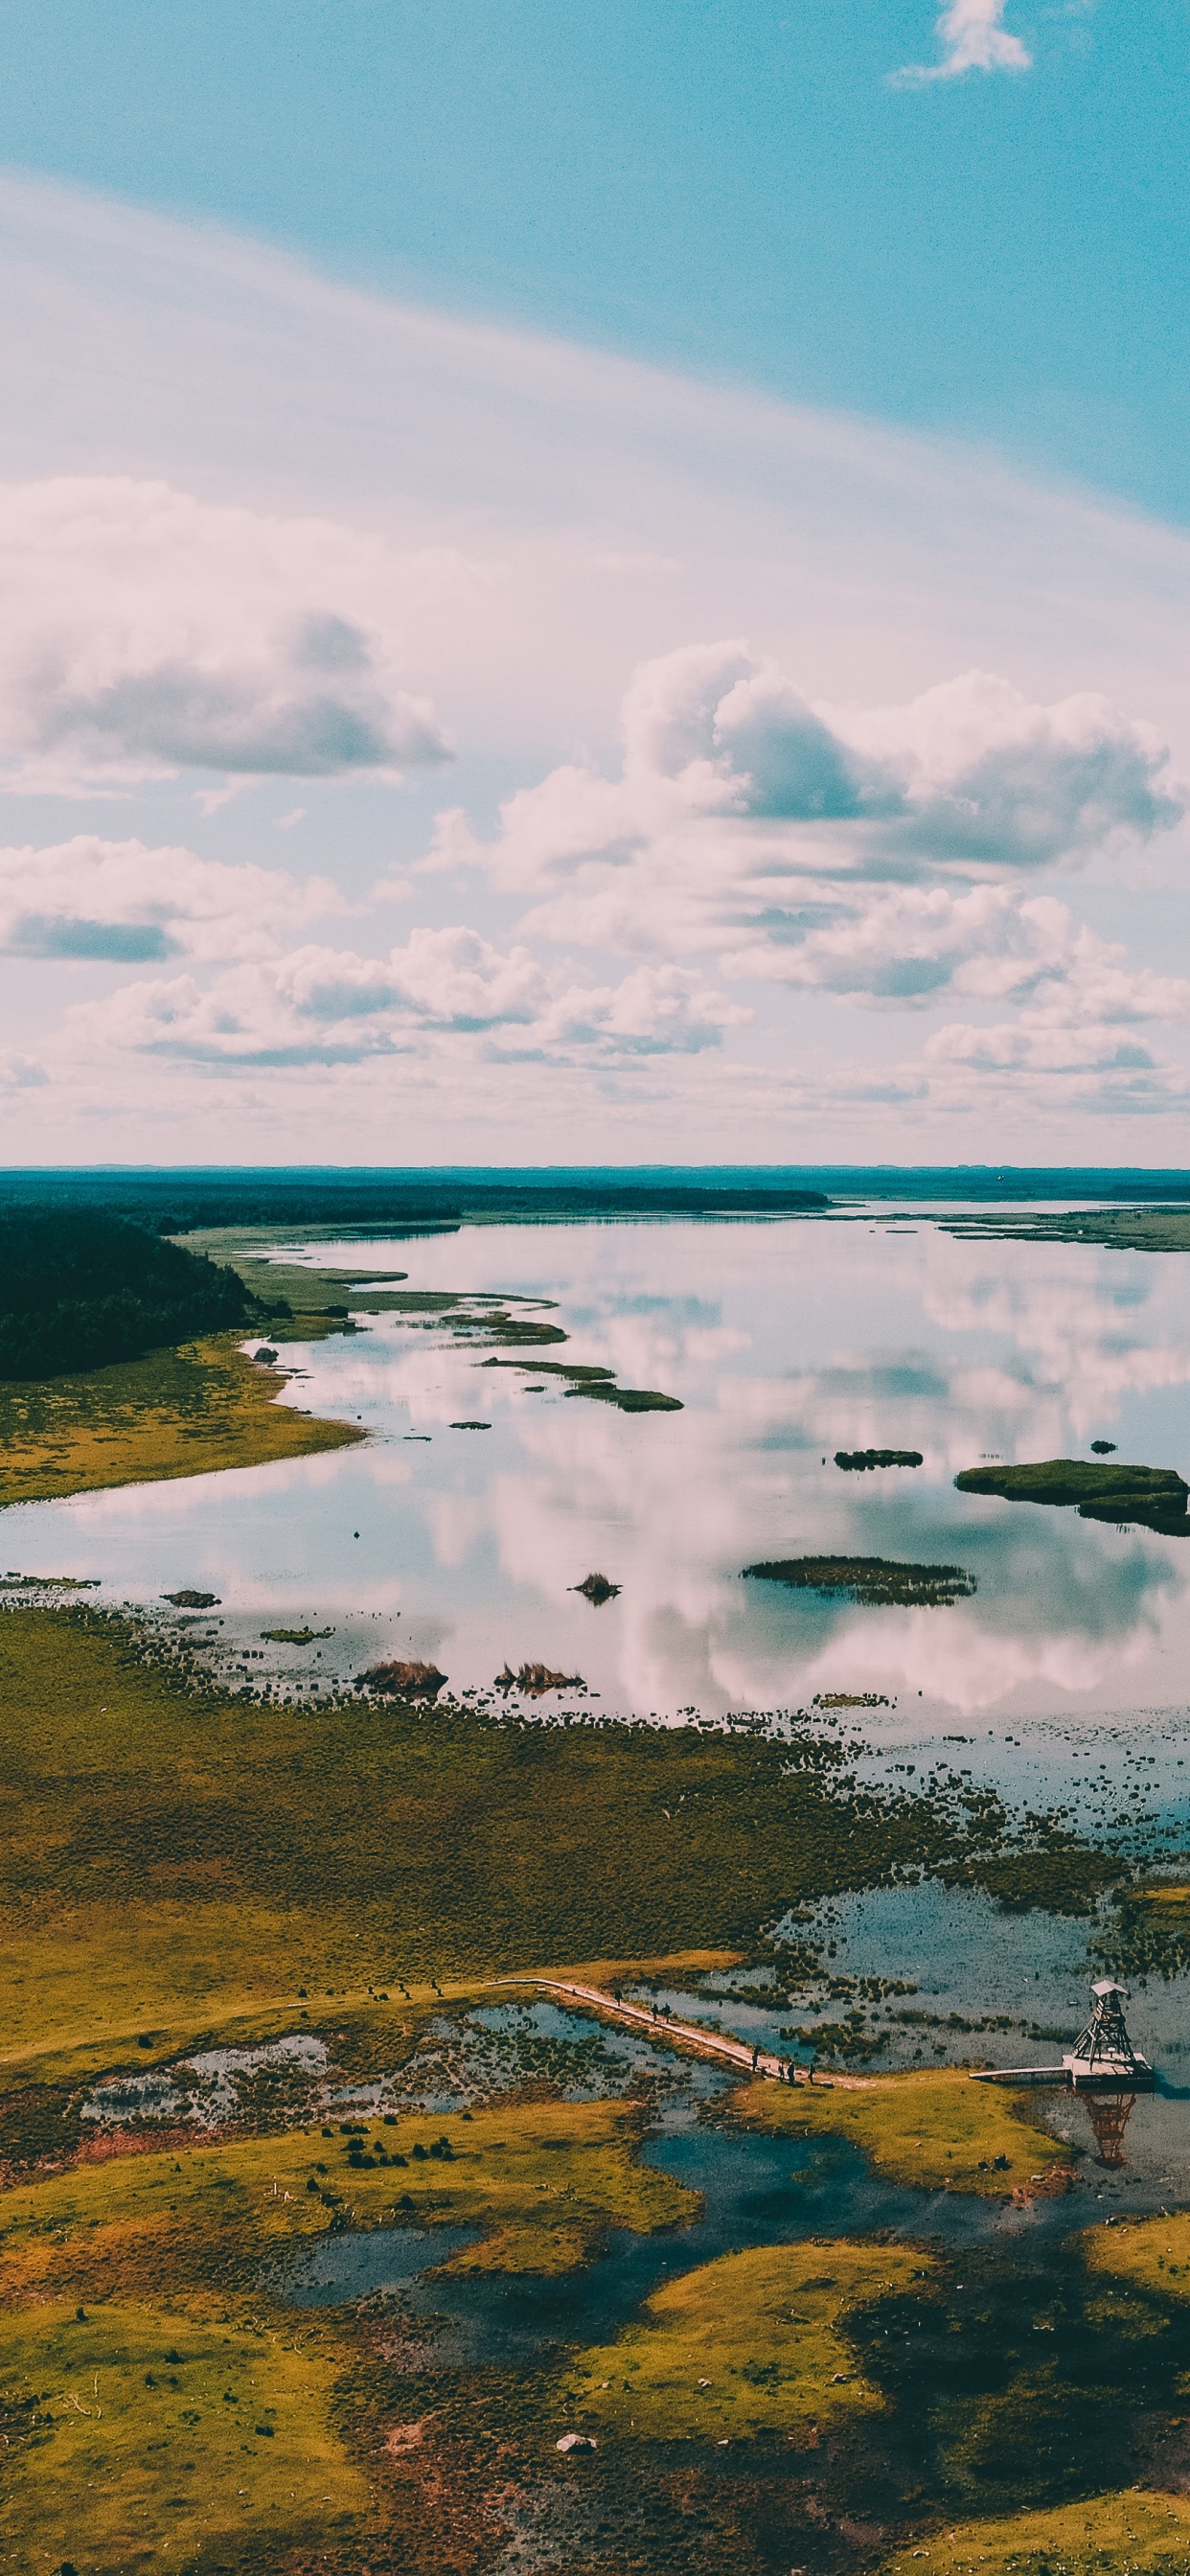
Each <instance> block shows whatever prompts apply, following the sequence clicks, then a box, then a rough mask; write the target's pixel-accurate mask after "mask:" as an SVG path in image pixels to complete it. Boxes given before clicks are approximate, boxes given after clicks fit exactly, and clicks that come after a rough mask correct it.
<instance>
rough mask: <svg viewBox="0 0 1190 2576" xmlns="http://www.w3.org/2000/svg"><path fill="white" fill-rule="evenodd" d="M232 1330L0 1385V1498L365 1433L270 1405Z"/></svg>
mask: <svg viewBox="0 0 1190 2576" xmlns="http://www.w3.org/2000/svg"><path fill="white" fill-rule="evenodd" d="M242 1339H243V1335H242V1334H241V1333H215V1334H212V1335H210V1336H209V1337H208V1338H206V1339H204V1340H202V1341H197V1342H187V1343H183V1344H182V1345H181V1347H180V1348H179V1349H177V1350H165V1351H150V1352H149V1354H148V1355H147V1357H146V1358H145V1359H141V1360H125V1361H121V1362H119V1363H117V1364H116V1365H114V1366H112V1367H110V1368H101V1369H87V1370H85V1371H83V1372H82V1374H81V1375H79V1376H75V1377H56V1378H47V1379H39V1380H38V1381H37V1382H36V1384H33V1385H28V1386H26V1385H19V1384H13V1385H5V1386H3V1387H0V1505H3V1504H5V1503H37V1502H47V1501H52V1500H55V1499H57V1498H58V1497H60V1496H62V1495H65V1494H86V1493H94V1492H96V1491H98V1490H99V1489H101V1488H105V1487H107V1486H113V1485H143V1484H152V1483H156V1482H157V1481H159V1480H160V1479H162V1478H169V1477H175V1476H202V1475H208V1474H210V1473H212V1472H213V1471H214V1470H216V1469H218V1468H226V1467H261V1466H267V1465H269V1464H271V1463H272V1461H273V1460H274V1459H277V1458H303V1457H307V1456H309V1455H310V1453H311V1452H312V1451H314V1450H320V1449H342V1448H344V1447H347V1446H348V1445H350V1444H351V1443H352V1442H354V1441H357V1440H360V1439H362V1438H363V1434H362V1432H360V1431H358V1430H357V1429H356V1427H355V1425H354V1424H353V1423H346V1422H318V1421H314V1420H313V1419H312V1418H311V1416H310V1415H309V1414H308V1413H302V1412H299V1411H298V1409H297V1407H296V1406H294V1405H290V1404H279V1403H278V1402H277V1395H278V1392H279V1387H280V1383H281V1381H280V1380H279V1379H278V1377H277V1375H276V1373H275V1372H273V1371H271V1370H265V1369H260V1368H256V1367H254V1366H253V1364H252V1362H251V1360H249V1359H246V1358H245V1356H244V1354H243V1352H242V1350H241V1349H240V1347H239V1345H240V1343H241V1341H242Z"/></svg>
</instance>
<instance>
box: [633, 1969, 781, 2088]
mask: <svg viewBox="0 0 1190 2576" xmlns="http://www.w3.org/2000/svg"><path fill="white" fill-rule="evenodd" d="M612 1997H613V2001H614V2002H616V2003H622V2002H623V2000H624V1989H623V1987H622V1986H613V1987H612ZM649 2010H650V2012H651V2014H652V2016H653V2019H654V2021H672V2020H673V2005H672V2004H659V2003H658V2002H657V2001H656V1999H655V1998H654V2001H653V2002H652V2003H651V2004H650V2006H649ZM773 2068H774V2072H775V2074H776V2078H777V2082H778V2084H796V2083H797V2081H798V2073H799V2070H798V2068H797V2066H796V2064H795V2062H794V2060H793V2058H792V2057H777V2058H774V2060H773ZM759 2069H760V2042H759V2040H758V2041H757V2043H756V2046H755V2048H754V2049H753V2051H752V2072H753V2074H754V2075H756V2074H757V2073H758V2072H759ZM813 2081H814V2060H813V2058H811V2060H810V2063H809V2065H808V2067H807V2068H806V2082H807V2083H808V2084H812V2083H813Z"/></svg>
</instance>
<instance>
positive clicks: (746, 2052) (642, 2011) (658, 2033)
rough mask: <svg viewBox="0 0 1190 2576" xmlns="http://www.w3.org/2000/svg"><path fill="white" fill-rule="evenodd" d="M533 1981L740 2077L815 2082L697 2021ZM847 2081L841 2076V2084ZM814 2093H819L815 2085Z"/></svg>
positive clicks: (787, 2061)
mask: <svg viewBox="0 0 1190 2576" xmlns="http://www.w3.org/2000/svg"><path fill="white" fill-rule="evenodd" d="M533 1982H534V1984H535V1985H538V1986H541V1987H542V1988H543V1989H544V1991H545V1992H546V1994H550V1995H559V1996H561V1997H562V1998H564V2000H565V2001H566V2002H567V2003H576V2004H589V2005H592V2006H593V2007H594V2009H595V2011H596V2012H600V2013H603V2014H605V2015H606V2017H607V2019H608V2020H609V2021H617V2022H623V2023H625V2024H626V2025H627V2026H628V2027H630V2028H631V2029H634V2030H645V2031H647V2032H648V2034H649V2037H650V2038H651V2039H672V2040H673V2041H675V2042H676V2043H677V2044H679V2045H680V2046H682V2047H683V2048H692V2049H696V2050H697V2051H698V2053H699V2055H700V2056H703V2057H715V2058H726V2059H727V2060H728V2062H729V2063H730V2064H731V2065H733V2066H738V2067H739V2069H740V2072H741V2074H743V2075H756V2076H760V2075H764V2076H768V2077H769V2078H770V2079H771V2080H773V2081H775V2082H776V2083H778V2084H783V2083H789V2084H812V2083H814V2078H813V2076H812V2075H811V2074H810V2072H809V2069H808V2068H807V2067H804V2066H796V2065H795V2064H794V2061H793V2059H792V2058H791V2057H775V2056H773V2055H771V2054H769V2053H767V2052H766V2051H765V2050H764V2049H752V2048H749V2046H748V2045H747V2042H746V2041H745V2040H742V2039H725V2038H724V2036H723V2034H722V2032H721V2031H717V2030H706V2029H704V2028H703V2026H702V2025H701V2024H700V2023H699V2022H690V2021H678V2020H676V2019H675V2017H674V2015H673V2014H672V2013H660V2012H654V2011H653V2009H652V2006H651V2005H650V2004H628V2003H621V2002H618V2001H617V1999H616V1997H615V1995H609V1994H606V1993H605V1992H604V1990H603V1988H602V1987H601V1986H580V1985H574V1984H571V1983H570V1982H569V1980H567V1979H564V1978H562V1977H535V1978H534V1980H533ZM846 2080H847V2079H846V2077H844V2078H843V2081H844V2082H846ZM852 2080H853V2081H854V2080H855V2079H854V2078H853V2079H852ZM838 2081H839V2079H838V2077H833V2078H827V2079H825V2080H824V2081H823V2083H822V2087H821V2089H822V2091H823V2092H824V2093H826V2092H829V2091H830V2089H831V2085H832V2083H837V2082H838ZM814 2090H815V2092H817V2091H818V2090H819V2087H818V2085H817V2084H815V2085H814Z"/></svg>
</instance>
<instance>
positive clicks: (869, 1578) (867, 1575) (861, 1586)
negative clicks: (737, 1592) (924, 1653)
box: [744, 1556, 977, 1610]
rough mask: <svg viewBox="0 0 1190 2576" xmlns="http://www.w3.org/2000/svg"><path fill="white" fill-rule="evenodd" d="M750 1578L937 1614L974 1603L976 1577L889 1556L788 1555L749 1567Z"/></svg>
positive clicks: (958, 1569)
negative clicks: (960, 1603) (953, 1605)
mask: <svg viewBox="0 0 1190 2576" xmlns="http://www.w3.org/2000/svg"><path fill="white" fill-rule="evenodd" d="M744 1575H745V1578H747V1577H755V1579H756V1580H757V1581H758V1582H761V1583H783V1584H784V1585H785V1587H786V1589H787V1590H788V1591H791V1592H817V1593H820V1594H822V1595H823V1596H824V1597H826V1598H829V1597H831V1596H834V1597H838V1598H840V1599H842V1600H845V1601H859V1602H863V1603H866V1604H867V1606H868V1607H869V1608H871V1609H881V1610H884V1609H890V1608H894V1609H901V1610H922V1609H925V1610H937V1609H946V1608H948V1607H949V1605H950V1604H951V1603H952V1602H954V1601H966V1600H969V1598H970V1596H971V1594H972V1593H973V1592H974V1591H975V1590H976V1588H977V1587H976V1584H975V1580H974V1577H973V1576H972V1575H970V1574H964V1572H963V1569H962V1566H961V1565H908V1564H903V1563H901V1562H899V1561H898V1560H897V1559H896V1558H894V1557H888V1556H783V1557H776V1558H774V1559H772V1561H771V1562H769V1563H766V1564H763V1565H746V1566H745V1567H744Z"/></svg>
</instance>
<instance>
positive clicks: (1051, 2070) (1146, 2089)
mask: <svg viewBox="0 0 1190 2576" xmlns="http://www.w3.org/2000/svg"><path fill="white" fill-rule="evenodd" d="M1091 1992H1092V1994H1093V1996H1094V1998H1095V2001H1094V2005H1093V2007H1092V2011H1091V2018H1090V2020H1089V2022H1088V2023H1087V2026H1086V2029H1085V2030H1082V2031H1080V2032H1079V2035H1078V2038H1077V2039H1076V2041H1075V2043H1074V2046H1073V2048H1072V2049H1069V2050H1068V2051H1067V2053H1066V2055H1065V2057H1064V2058H1063V2060H1062V2063H1061V2065H1060V2066H987V2067H979V2068H975V2067H973V2068H972V2069H971V2075H972V2081H973V2082H974V2083H976V2084H1068V2085H1069V2086H1070V2089H1071V2091H1072V2092H1074V2093H1151V2092H1152V2091H1153V2088H1154V2086H1155V2084H1156V2081H1157V2078H1156V2075H1155V2073H1154V2071H1153V2068H1152V2067H1151V2066H1150V2064H1149V2061H1148V2058H1147V2057H1142V2056H1141V2055H1140V2052H1139V2050H1137V2049H1135V2048H1134V2047H1133V2045H1132V2042H1131V2040H1130V2039H1129V2037H1128V2029H1127V2024H1126V2023H1125V2020H1124V2002H1125V1990H1124V1988H1123V1986H1120V1985H1117V1983H1116V1980H1115V1978H1114V1977H1097V1978H1096V1980H1095V1983H1094V1985H1093V1986H1092V1988H1091ZM1096 2134H1098V2132H1096ZM1122 2134H1123V2132H1122V2130H1121V2135H1122Z"/></svg>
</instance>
